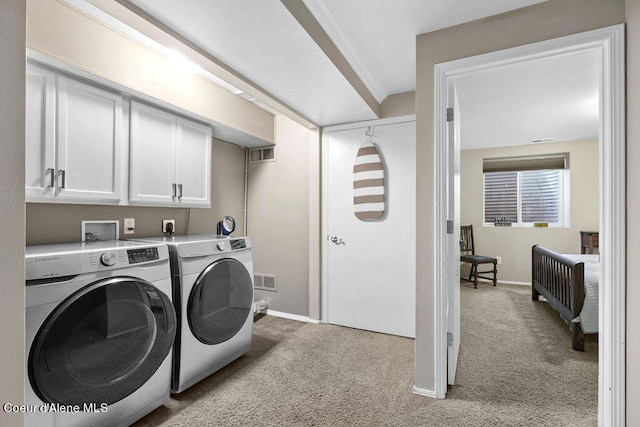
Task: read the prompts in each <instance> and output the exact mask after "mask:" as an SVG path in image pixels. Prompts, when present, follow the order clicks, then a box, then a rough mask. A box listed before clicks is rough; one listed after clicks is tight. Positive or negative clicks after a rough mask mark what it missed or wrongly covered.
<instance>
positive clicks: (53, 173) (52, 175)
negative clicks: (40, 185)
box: [45, 168, 56, 188]
mask: <svg viewBox="0 0 640 427" xmlns="http://www.w3.org/2000/svg"><path fill="white" fill-rule="evenodd" d="M45 173H48V174H49V186H47V188H53V187H55V185H56V171H55V169H53V168H49V169H47V172H45Z"/></svg>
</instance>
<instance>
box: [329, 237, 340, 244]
mask: <svg viewBox="0 0 640 427" xmlns="http://www.w3.org/2000/svg"><path fill="white" fill-rule="evenodd" d="M329 240H331V241H332V242H333V243H335V244H336V245H344V240H342V239H341V238H339V237H338V236H331V237H330V238H329Z"/></svg>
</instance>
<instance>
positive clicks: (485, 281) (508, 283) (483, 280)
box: [478, 278, 531, 286]
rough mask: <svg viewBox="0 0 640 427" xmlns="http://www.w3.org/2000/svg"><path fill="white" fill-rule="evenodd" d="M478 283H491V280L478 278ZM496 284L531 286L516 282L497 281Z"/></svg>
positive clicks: (529, 283) (528, 283)
mask: <svg viewBox="0 0 640 427" xmlns="http://www.w3.org/2000/svg"><path fill="white" fill-rule="evenodd" d="M478 282H484V283H493V282H492V281H491V280H487V279H480V278H478ZM498 283H504V284H505V285H519V286H531V282H517V281H515V280H498Z"/></svg>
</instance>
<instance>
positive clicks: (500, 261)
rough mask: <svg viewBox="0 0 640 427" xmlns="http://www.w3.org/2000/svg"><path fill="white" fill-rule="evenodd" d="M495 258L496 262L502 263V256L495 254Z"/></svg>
mask: <svg viewBox="0 0 640 427" xmlns="http://www.w3.org/2000/svg"><path fill="white" fill-rule="evenodd" d="M496 259H497V260H498V264H502V257H501V256H497V257H496Z"/></svg>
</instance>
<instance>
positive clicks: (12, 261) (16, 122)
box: [0, 0, 26, 426]
mask: <svg viewBox="0 0 640 427" xmlns="http://www.w3.org/2000/svg"><path fill="white" fill-rule="evenodd" d="M1 9H2V10H1V11H0V58H2V59H1V60H0V76H2V77H0V100H1V101H0V129H2V132H0V153H2V155H0V194H2V203H0V217H2V219H3V220H4V225H3V227H2V245H0V292H2V297H1V298H0V340H1V342H2V344H0V402H1V403H2V404H4V403H5V402H9V403H12V404H16V405H20V404H22V403H23V401H24V357H25V356H24V147H25V144H24V120H25V118H24V99H25V78H24V76H25V66H24V64H25V54H24V52H25V31H26V29H25V22H26V18H25V12H26V9H25V4H24V2H23V1H21V0H5V1H3V2H2V7H1ZM22 419H23V416H22V414H17V413H6V412H4V411H2V410H0V425H6V426H8V425H14V426H15V425H21V424H22Z"/></svg>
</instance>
